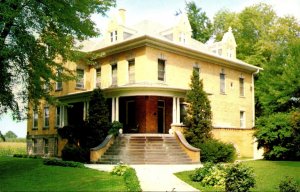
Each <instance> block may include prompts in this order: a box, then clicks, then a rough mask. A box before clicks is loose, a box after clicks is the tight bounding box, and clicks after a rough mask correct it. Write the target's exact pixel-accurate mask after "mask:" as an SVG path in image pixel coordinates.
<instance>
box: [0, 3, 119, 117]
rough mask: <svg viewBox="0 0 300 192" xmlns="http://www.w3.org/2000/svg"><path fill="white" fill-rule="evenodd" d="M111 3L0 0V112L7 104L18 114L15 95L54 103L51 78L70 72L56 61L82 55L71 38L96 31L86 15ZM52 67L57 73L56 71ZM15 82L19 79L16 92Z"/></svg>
mask: <svg viewBox="0 0 300 192" xmlns="http://www.w3.org/2000/svg"><path fill="white" fill-rule="evenodd" d="M114 4H115V0H101V1H100V0H80V1H68V0H52V1H47V0H2V1H1V4H0V90H1V92H0V115H1V114H3V113H5V112H7V110H12V111H13V112H14V117H17V118H20V113H19V112H20V107H19V104H18V102H17V101H18V100H21V103H28V101H29V102H32V103H34V104H38V102H39V100H40V99H45V100H46V101H47V102H48V103H49V104H52V103H55V102H56V101H57V100H56V99H55V98H54V97H52V96H51V94H50V92H51V87H52V86H51V85H52V83H53V82H55V81H58V80H59V81H65V80H70V79H74V78H75V77H74V76H75V75H74V74H73V72H72V71H70V70H67V69H66V68H65V67H63V65H62V64H64V63H65V62H66V61H77V60H78V59H80V58H83V57H84V56H85V54H83V53H79V52H78V51H76V49H77V48H78V47H76V46H75V44H76V42H77V41H82V40H84V39H86V38H89V37H95V36H97V34H98V31H97V30H96V29H95V24H94V23H93V22H92V20H91V15H92V14H93V13H99V14H102V15H104V14H105V12H106V11H107V10H108V9H109V8H110V7H111V6H113V5H114ZM57 69H60V71H61V72H62V73H61V76H57V75H56V71H57ZM16 85H22V86H21V87H18V89H17V93H15V92H14V91H16V90H13V87H14V86H16ZM49 89H50V91H49Z"/></svg>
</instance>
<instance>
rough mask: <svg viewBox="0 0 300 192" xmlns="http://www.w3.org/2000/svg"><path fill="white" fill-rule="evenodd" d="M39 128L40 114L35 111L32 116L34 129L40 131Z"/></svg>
mask: <svg viewBox="0 0 300 192" xmlns="http://www.w3.org/2000/svg"><path fill="white" fill-rule="evenodd" d="M35 123H36V124H35ZM38 126H39V112H38V110H37V109H34V110H33V116H32V129H38Z"/></svg>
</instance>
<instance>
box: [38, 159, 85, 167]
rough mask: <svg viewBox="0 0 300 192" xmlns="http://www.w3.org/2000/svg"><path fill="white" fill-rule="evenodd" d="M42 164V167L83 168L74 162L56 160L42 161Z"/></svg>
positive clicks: (80, 164)
mask: <svg viewBox="0 0 300 192" xmlns="http://www.w3.org/2000/svg"><path fill="white" fill-rule="evenodd" d="M43 163H44V165H53V166H62V167H77V168H84V165H83V164H82V163H79V162H74V161H62V160H58V159H44V160H43Z"/></svg>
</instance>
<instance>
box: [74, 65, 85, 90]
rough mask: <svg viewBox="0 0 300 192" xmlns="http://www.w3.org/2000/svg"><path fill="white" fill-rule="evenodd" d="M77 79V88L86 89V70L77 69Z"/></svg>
mask: <svg viewBox="0 0 300 192" xmlns="http://www.w3.org/2000/svg"><path fill="white" fill-rule="evenodd" d="M76 74H77V79H76V88H81V89H82V88H84V70H83V69H77V70H76Z"/></svg>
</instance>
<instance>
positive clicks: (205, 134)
mask: <svg viewBox="0 0 300 192" xmlns="http://www.w3.org/2000/svg"><path fill="white" fill-rule="evenodd" d="M190 88H191V89H190V90H188V91H187V94H186V101H187V102H188V108H187V116H186V118H185V124H186V125H187V127H188V128H187V130H186V132H185V136H186V139H187V140H188V141H189V142H190V143H191V144H192V145H196V144H199V143H203V142H205V141H206V140H208V139H210V138H211V137H212V136H211V130H212V112H211V106H210V101H209V100H208V97H207V94H206V92H205V91H204V90H203V80H199V72H198V71H197V70H193V75H192V77H191V84H190Z"/></svg>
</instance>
